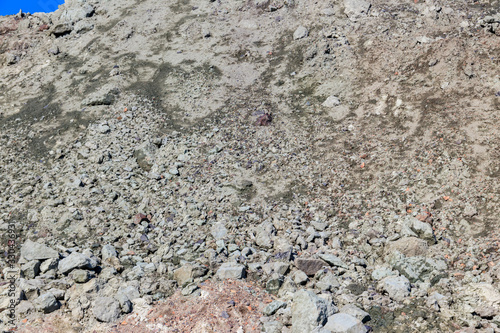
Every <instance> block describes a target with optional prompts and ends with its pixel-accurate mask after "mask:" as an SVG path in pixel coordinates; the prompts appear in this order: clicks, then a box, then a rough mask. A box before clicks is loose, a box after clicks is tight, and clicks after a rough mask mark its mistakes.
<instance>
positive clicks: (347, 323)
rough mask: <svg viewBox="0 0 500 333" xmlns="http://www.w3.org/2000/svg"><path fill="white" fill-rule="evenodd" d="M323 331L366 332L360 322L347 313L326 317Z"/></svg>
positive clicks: (336, 332) (333, 332) (337, 332)
mask: <svg viewBox="0 0 500 333" xmlns="http://www.w3.org/2000/svg"><path fill="white" fill-rule="evenodd" d="M324 328H325V329H327V330H329V331H331V332H332V333H366V332H368V330H367V329H366V327H365V325H363V323H362V322H361V320H359V319H357V318H356V317H353V316H351V315H349V314H347V313H337V314H334V315H333V316H331V317H328V322H327V323H326V325H325V327H324Z"/></svg>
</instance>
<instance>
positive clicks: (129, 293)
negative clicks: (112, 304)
mask: <svg viewBox="0 0 500 333" xmlns="http://www.w3.org/2000/svg"><path fill="white" fill-rule="evenodd" d="M139 297H141V294H140V293H139V289H138V288H137V287H134V286H127V287H120V288H119V289H118V291H117V292H116V299H117V300H119V301H120V303H122V300H123V302H124V301H125V300H130V301H132V300H134V299H136V298H139Z"/></svg>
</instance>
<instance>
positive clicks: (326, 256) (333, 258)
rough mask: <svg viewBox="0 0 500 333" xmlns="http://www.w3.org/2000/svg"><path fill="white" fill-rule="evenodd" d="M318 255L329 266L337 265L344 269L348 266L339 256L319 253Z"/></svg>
mask: <svg viewBox="0 0 500 333" xmlns="http://www.w3.org/2000/svg"><path fill="white" fill-rule="evenodd" d="M318 257H320V258H321V259H323V260H324V261H326V262H327V263H328V264H330V266H337V267H342V268H345V269H348V268H349V267H348V266H347V264H346V263H345V262H343V261H342V260H341V259H340V258H339V257H337V256H334V255H333V254H328V253H324V254H319V255H318Z"/></svg>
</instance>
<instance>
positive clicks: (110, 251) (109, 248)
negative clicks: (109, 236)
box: [101, 244, 118, 260]
mask: <svg viewBox="0 0 500 333" xmlns="http://www.w3.org/2000/svg"><path fill="white" fill-rule="evenodd" d="M101 255H102V260H106V259H108V258H111V257H118V253H117V252H116V250H115V247H114V246H113V245H109V244H106V245H104V246H103V247H102V250H101Z"/></svg>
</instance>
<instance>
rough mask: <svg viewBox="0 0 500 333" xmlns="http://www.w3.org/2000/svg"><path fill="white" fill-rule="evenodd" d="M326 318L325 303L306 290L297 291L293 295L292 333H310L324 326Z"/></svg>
mask: <svg viewBox="0 0 500 333" xmlns="http://www.w3.org/2000/svg"><path fill="white" fill-rule="evenodd" d="M327 316H328V306H327V302H326V301H325V300H324V299H322V298H320V297H318V296H317V295H316V294H315V293H313V292H312V291H308V290H299V291H297V292H296V293H295V294H294V295H293V303H292V332H293V333H303V332H311V331H312V330H313V329H314V328H315V327H316V326H318V325H321V326H322V325H324V324H325V322H326V320H327Z"/></svg>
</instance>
